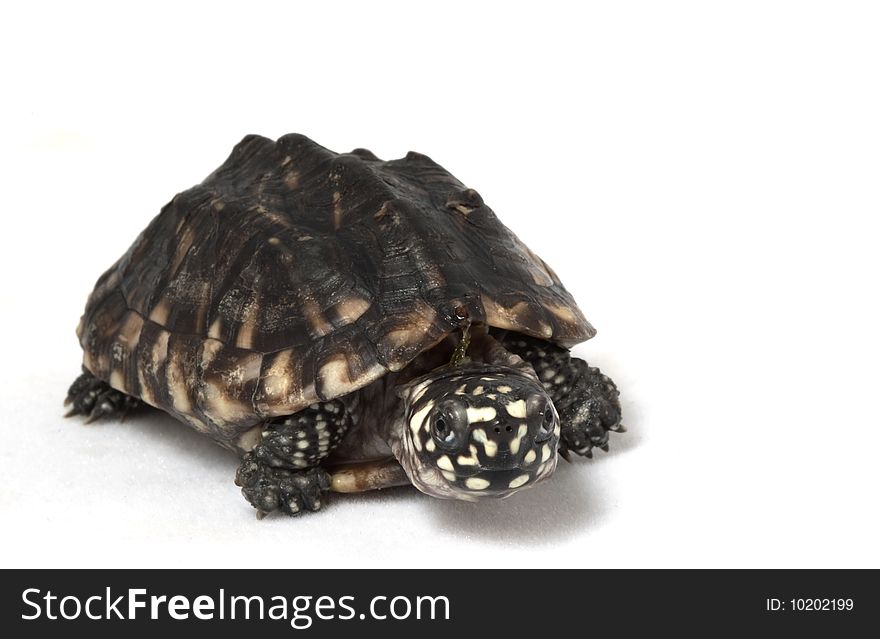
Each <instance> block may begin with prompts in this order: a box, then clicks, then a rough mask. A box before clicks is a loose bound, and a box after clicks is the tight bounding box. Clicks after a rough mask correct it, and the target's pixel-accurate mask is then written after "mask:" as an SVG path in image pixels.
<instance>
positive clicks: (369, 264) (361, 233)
mask: <svg viewBox="0 0 880 639" xmlns="http://www.w3.org/2000/svg"><path fill="white" fill-rule="evenodd" d="M468 321H470V322H483V323H486V324H488V325H490V326H494V327H497V328H503V329H510V330H514V331H518V332H521V333H525V334H527V335H532V336H535V337H540V338H543V339H547V340H551V341H553V342H556V343H558V344H561V345H564V346H570V345H573V344H575V343H577V342H580V341H583V340H586V339H588V338H590V337H592V336H593V334H594V333H595V331H594V330H593V328H592V327H591V326H590V324H589V323H588V322H587V321H586V319H584V316H583V315H582V314H581V312H580V310H579V309H578V307H577V306H576V304H575V303H574V300H573V299H572V297H571V295H570V294H569V293H568V291H566V290H565V288H564V287H563V286H562V284H561V283H560V281H559V278H558V277H557V276H556V274H555V273H554V272H553V271H552V270H551V269H550V267H548V266H547V265H546V264H545V263H544V262H543V260H541V259H540V258H539V257H538V256H537V255H535V254H534V253H533V252H532V251H530V250H529V248H528V247H526V245H525V244H523V243H522V242H521V241H520V240H519V239H518V238H517V237H516V236H515V235H514V234H513V233H512V232H511V231H510V230H509V229H507V227H505V226H504V225H503V224H502V223H501V222H500V221H499V220H498V218H497V217H496V216H495V214H494V213H493V212H492V210H491V209H490V208H489V207H488V206H486V205H485V204H484V203H483V201H482V199H481V198H480V196H479V195H478V194H477V192H476V191H474V190H472V189H468V188H465V187H464V185H463V184H462V183H461V182H459V181H458V180H457V179H455V178H454V177H453V176H452V175H450V174H449V173H448V172H447V171H446V170H444V169H443V168H442V167H441V166H439V165H438V164H436V163H435V162H433V161H432V160H431V159H430V158H428V157H426V156H424V155H420V154H418V153H409V154H408V155H407V156H406V157H405V158H403V159H399V160H392V161H387V162H386V161H381V160H379V159H378V158H377V157H376V156H374V155H373V154H372V153H370V152H369V151H366V150H363V149H358V150H355V151H353V152H351V153H347V154H337V153H334V152H332V151H329V150H327V149H325V148H324V147H322V146H320V145H318V144H316V143H314V142H312V141H311V140H310V139H308V138H306V137H304V136H302V135H287V136H284V137H282V138H280V139H279V140H278V141H276V142H273V141H271V140H269V139H266V138H263V137H260V136H248V137H246V138H244V139H243V140H242V141H241V142H240V143H239V144H238V145H237V146H236V147H235V148H234V149H233V151H232V154H231V155H230V156H229V159H227V160H226V162H225V163H224V164H223V165H222V166H221V167H220V168H219V169H217V170H216V171H215V172H214V173H212V174H211V175H210V176H208V178H207V179H205V181H204V182H202V183H201V184H200V185H198V186H195V187H193V188H191V189H189V190H188V191H185V192H183V193H180V194H178V195H177V196H175V197H174V199H173V200H172V201H171V202H170V203H169V204H167V205H166V206H165V207H164V208H163V209H162V211H161V212H160V213H159V215H158V216H157V217H156V218H155V219H153V221H152V222H151V223H150V225H149V226H148V227H147V228H146V229H145V230H144V231H143V232H142V233H141V234H140V236H139V237H138V238H137V240H136V241H135V242H134V244H133V245H132V246H131V248H130V249H129V250H128V252H127V253H126V254H125V255H123V256H122V258H120V259H119V261H118V262H116V264H114V265H113V266H112V267H111V268H110V269H109V270H108V271H107V272H106V273H104V275H103V276H102V277H101V278H100V279H99V280H98V283H97V285H96V288H95V290H94V291H93V292H92V294H91V296H90V298H89V300H88V304H87V306H86V310H85V314H84V315H83V318H82V320H81V322H80V326H79V329H78V335H79V338H80V343H81V345H82V347H83V349H84V351H85V354H84V364H85V366H86V368H87V369H88V370H90V371H91V372H92V373H93V374H95V375H96V376H98V377H99V378H101V379H104V380H106V381H108V382H109V383H110V385H111V386H113V387H114V388H117V389H119V390H121V391H123V392H125V393H128V394H130V395H134V396H137V397H140V398H142V399H143V400H144V401H145V402H147V403H148V404H151V405H153V406H156V407H159V408H162V409H164V410H166V411H168V412H170V413H172V414H173V415H175V416H177V417H178V418H180V419H182V420H185V421H187V422H189V423H190V424H192V425H193V426H195V427H196V428H198V429H199V430H202V431H203V432H206V433H208V434H210V435H212V436H214V437H215V438H216V439H218V440H220V441H221V443H222V442H224V441H231V440H234V439H235V438H236V437H238V436H239V435H240V434H241V433H243V432H245V431H246V430H247V429H248V428H249V427H251V426H253V425H254V424H256V423H258V422H260V421H262V420H264V419H265V418H267V417H274V416H279V415H288V414H291V413H295V412H297V411H299V410H301V409H302V408H304V407H305V406H307V405H309V404H311V403H314V402H317V401H323V400H327V399H330V398H334V397H339V396H342V395H345V394H348V393H350V392H352V391H354V390H356V389H358V388H361V387H363V386H365V385H367V384H369V383H370V382H372V381H373V380H375V379H377V378H379V377H381V376H382V375H384V374H385V373H386V372H388V371H397V370H400V369H401V368H403V367H405V366H406V365H407V364H408V363H409V362H410V361H412V360H413V359H414V358H415V357H416V356H417V355H419V354H420V353H422V352H423V351H425V350H426V349H429V348H430V347H432V346H433V345H435V344H437V343H438V342H440V341H441V340H442V339H443V338H444V337H445V336H447V335H448V334H449V333H451V332H453V331H456V330H458V328H459V327H460V326H462V324H463V323H464V322H468Z"/></svg>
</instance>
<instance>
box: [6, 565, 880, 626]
mask: <svg viewBox="0 0 880 639" xmlns="http://www.w3.org/2000/svg"><path fill="white" fill-rule="evenodd" d="M875 577H876V574H875V572H874V571H867V570H866V571H844V570H829V571H818V570H794V571H768V570H762V571H751V570H737V571H731V570H726V571H722V570H650V571H649V570H555V571H550V570H533V571H526V570H448V571H429V570H418V571H415V570H411V571H407V570H385V571H381V570H348V571H346V570H326V571H320V570H300V571H282V570H278V571H257V570H241V571H235V570H213V571H212V570H202V571H197V570H180V571H174V570H152V571H145V570H118V571H106V570H95V571H86V570H69V571H61V570H57V571H56V570H27V571H4V574H3V583H2V592H0V597H2V610H3V619H2V629H3V630H4V631H5V636H21V633H24V632H36V633H37V635H35V636H51V635H54V634H59V635H60V634H61V633H68V632H71V631H74V632H79V631H82V632H83V633H87V636H89V637H102V636H108V637H109V636H118V635H119V633H120V632H124V633H134V635H135V636H139V635H140V634H141V633H143V634H144V635H145V636H146V635H147V634H148V633H150V634H153V633H155V632H161V633H162V635H163V637H170V636H184V635H186V636H192V632H193V631H207V632H216V631H217V630H222V629H221V628H220V626H228V628H229V630H230V631H231V632H236V633H237V634H238V633H239V632H246V633H250V632H254V633H257V634H255V635H254V636H258V637H270V636H272V637H276V636H277V637H282V636H287V637H293V636H297V635H309V636H319V637H320V636H345V635H346V634H348V633H357V632H361V631H364V630H367V631H368V632H370V633H379V632H381V633H382V634H381V636H382V637H383V638H384V637H394V636H407V637H413V638H416V639H421V638H422V637H435V636H437V637H439V636H443V637H446V638H449V637H453V636H463V637H472V636H474V635H476V634H484V633H485V634H487V635H489V636H492V637H508V636H509V637H524V636H535V637H553V636H554V635H559V636H560V637H562V636H571V633H573V632H574V633H577V634H578V635H585V634H588V633H593V632H596V631H598V630H607V631H609V632H615V633H620V632H635V631H641V632H644V631H646V630H647V631H652V630H656V631H657V632H661V631H662V632H664V633H666V632H669V631H676V632H677V631H688V632H700V633H702V634H706V635H708V634H715V633H717V632H718V631H725V632H728V631H732V630H733V631H736V630H743V631H745V630H756V629H758V630H767V631H774V630H777V631H793V630H798V631H804V630H810V631H817V632H841V631H843V632H845V631H855V630H857V629H865V628H868V627H871V626H870V625H869V624H871V622H874V624H876V622H877V621H878V620H880V614H878V603H880V600H878V595H880V587H878V585H877V582H876V579H875ZM9 631H12V632H13V633H14V634H9ZM450 633H457V634H456V635H451V634H450ZM377 636H378V635H377Z"/></svg>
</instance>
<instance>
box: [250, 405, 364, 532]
mask: <svg viewBox="0 0 880 639" xmlns="http://www.w3.org/2000/svg"><path fill="white" fill-rule="evenodd" d="M350 425H351V418H350V417H349V415H348V413H347V412H346V410H345V406H344V405H343V404H342V402H340V401H338V400H333V401H329V402H324V403H320V404H312V405H311V406H309V407H308V408H306V409H304V410H302V411H300V412H298V413H296V414H295V415H290V416H287V417H282V418H278V419H275V420H272V421H270V422H267V423H266V424H265V427H264V429H263V435H262V440H261V441H260V443H259V444H257V445H256V446H255V447H254V448H253V450H251V451H250V452H249V453H247V454H245V456H244V457H243V458H242V460H241V464H240V465H239V467H238V472H236V475H235V483H236V485H237V486H241V492H242V494H243V495H244V497H245V499H247V500H248V502H250V504H251V505H252V506H253V507H254V508H256V509H257V517H259V518H261V519H262V518H263V517H264V516H265V515H266V514H268V513H270V512H273V511H275V510H279V511H281V512H283V513H285V514H287V515H299V514H301V513H303V512H309V511H315V510H319V509H320V508H321V504H322V501H323V497H324V495H325V494H326V493H327V492H328V491H329V490H330V475H329V474H328V473H327V471H326V470H324V469H323V468H321V467H320V463H321V462H322V461H323V460H324V459H326V458H327V456H328V455H329V454H330V452H331V451H332V450H333V449H334V448H335V447H336V445H337V444H338V443H339V441H340V440H341V439H342V437H343V435H345V433H346V431H347V430H348V428H349V426H350Z"/></svg>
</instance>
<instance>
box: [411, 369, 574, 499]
mask: <svg viewBox="0 0 880 639" xmlns="http://www.w3.org/2000/svg"><path fill="white" fill-rule="evenodd" d="M401 395H402V397H403V399H404V403H405V406H404V409H405V410H404V421H403V424H401V426H400V428H399V429H398V430H399V431H400V432H399V433H398V438H397V440H396V442H395V443H396V445H395V446H394V449H395V454H396V456H397V458H398V461H400V463H401V465H402V466H403V468H404V469H405V470H406V472H407V475H409V478H410V480H411V481H412V483H413V484H414V485H415V486H416V488H418V489H419V490H421V491H422V492H424V493H426V494H428V495H431V496H433V497H441V498H445V499H463V500H467V501H475V500H477V499H480V498H483V497H507V496H508V495H511V494H513V493H514V492H516V491H517V490H520V489H522V488H526V487H528V486H532V485H534V484H535V483H537V482H539V481H541V480H542V479H545V478H547V477H549V476H550V475H551V474H552V473H553V471H554V470H555V469H556V448H557V445H558V443H559V432H560V431H559V416H558V415H557V413H556V409H555V408H554V407H553V402H552V401H551V400H550V397H549V396H548V395H547V392H546V391H545V390H544V387H543V386H542V385H541V383H540V382H539V381H538V380H537V379H536V378H535V377H534V376H533V375H529V374H526V373H524V372H523V371H521V370H517V369H515V368H508V367H505V366H494V365H486V364H467V365H463V366H454V367H444V368H442V369H437V370H435V371H433V372H431V373H429V374H428V375H425V376H423V377H420V378H419V379H416V380H414V381H413V382H411V383H409V384H407V385H406V386H405V387H404V388H403V389H402V391H401Z"/></svg>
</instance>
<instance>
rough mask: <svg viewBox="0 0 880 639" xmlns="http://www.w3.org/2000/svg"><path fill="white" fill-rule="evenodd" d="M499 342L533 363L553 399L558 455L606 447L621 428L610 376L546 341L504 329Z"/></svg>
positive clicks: (617, 400) (618, 406)
mask: <svg viewBox="0 0 880 639" xmlns="http://www.w3.org/2000/svg"><path fill="white" fill-rule="evenodd" d="M502 342H503V344H504V346H505V348H507V349H508V350H510V351H511V352H513V353H516V354H517V355H519V356H520V357H522V358H523V359H524V360H526V361H527V362H528V363H529V364H531V365H532V367H533V368H534V369H535V373H536V374H537V375H538V378H539V379H540V380H541V383H542V384H543V385H544V388H545V389H546V390H547V393H548V394H549V395H550V398H551V399H552V400H553V405H554V406H555V407H556V411H557V412H558V413H559V421H560V423H561V427H562V433H561V437H560V441H559V452H560V454H561V455H562V456H563V457H565V458H566V459H568V454H569V452H573V453H576V454H578V455H583V456H585V457H592V455H593V453H592V450H593V448H601V449H602V450H605V451H607V450H608V433H609V432H613V431H617V432H622V431H624V430H625V429H624V428H623V426H622V425H621V423H620V417H621V411H620V400H619V399H618V396H619V395H620V393H619V392H618V390H617V386H616V385H615V384H614V382H613V381H611V378H609V377H608V376H606V375H603V374H602V371H600V370H599V369H598V368H594V367H591V366H590V365H589V364H587V362H585V361H584V360H582V359H578V358H576V357H572V356H571V353H570V352H569V351H568V350H567V349H565V348H561V347H559V346H556V345H555V344H552V343H550V342H547V341H545V340H541V339H537V338H534V337H526V336H524V335H519V334H511V333H507V334H506V335H504V336H503V337H502Z"/></svg>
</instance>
